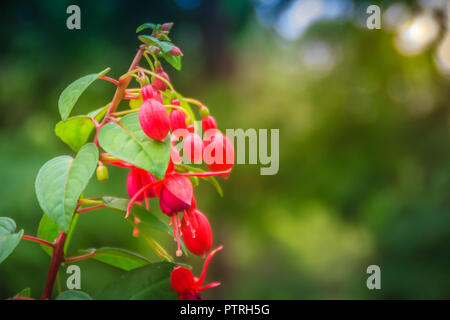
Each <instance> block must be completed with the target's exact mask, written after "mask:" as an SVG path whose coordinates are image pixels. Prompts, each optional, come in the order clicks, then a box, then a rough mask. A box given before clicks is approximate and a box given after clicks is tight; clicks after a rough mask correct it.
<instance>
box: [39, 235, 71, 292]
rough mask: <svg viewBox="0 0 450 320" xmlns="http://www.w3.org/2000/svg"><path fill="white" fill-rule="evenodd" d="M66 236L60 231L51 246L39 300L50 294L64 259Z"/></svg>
mask: <svg viewBox="0 0 450 320" xmlns="http://www.w3.org/2000/svg"><path fill="white" fill-rule="evenodd" d="M66 237H67V233H65V232H63V231H61V232H60V233H59V236H58V238H57V239H56V242H55V245H54V248H53V255H52V261H51V262H50V269H49V270H48V275H47V281H46V282H45V287H44V292H43V293H42V296H41V300H46V299H50V298H51V296H52V291H53V286H54V285H55V279H56V275H57V274H58V270H59V267H60V266H61V263H62V262H63V261H64V243H65V242H66Z"/></svg>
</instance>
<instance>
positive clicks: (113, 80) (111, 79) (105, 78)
mask: <svg viewBox="0 0 450 320" xmlns="http://www.w3.org/2000/svg"><path fill="white" fill-rule="evenodd" d="M100 79H102V80H106V81H109V82H112V83H114V84H115V85H116V86H117V85H118V84H119V81H117V80H115V79H113V78H110V77H107V76H101V77H100Z"/></svg>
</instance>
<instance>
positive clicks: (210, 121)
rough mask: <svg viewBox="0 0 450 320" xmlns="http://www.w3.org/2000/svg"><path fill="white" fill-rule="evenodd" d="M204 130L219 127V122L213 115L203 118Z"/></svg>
mask: <svg viewBox="0 0 450 320" xmlns="http://www.w3.org/2000/svg"><path fill="white" fill-rule="evenodd" d="M202 129H203V132H205V133H206V132H207V131H208V130H209V129H217V122H216V119H215V118H214V117H213V116H206V117H204V118H203V119H202Z"/></svg>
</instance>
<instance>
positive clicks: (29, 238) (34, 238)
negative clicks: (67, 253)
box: [22, 235, 54, 248]
mask: <svg viewBox="0 0 450 320" xmlns="http://www.w3.org/2000/svg"><path fill="white" fill-rule="evenodd" d="M22 239H24V240H29V241H33V242H38V243H42V244H45V245H46V246H49V247H52V248H53V247H54V245H53V243H51V242H49V241H47V240H44V239H41V238H37V237H33V236H27V235H23V236H22Z"/></svg>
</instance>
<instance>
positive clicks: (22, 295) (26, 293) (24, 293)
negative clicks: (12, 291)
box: [14, 288, 31, 298]
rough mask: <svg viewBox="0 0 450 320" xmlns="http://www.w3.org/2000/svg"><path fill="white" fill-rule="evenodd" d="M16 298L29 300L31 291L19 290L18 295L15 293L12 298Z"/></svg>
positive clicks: (28, 289)
mask: <svg viewBox="0 0 450 320" xmlns="http://www.w3.org/2000/svg"><path fill="white" fill-rule="evenodd" d="M17 297H24V298H30V297H31V289H30V288H25V289H23V290H21V291H20V292H19V293H17V294H16V295H15V296H14V298H17Z"/></svg>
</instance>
